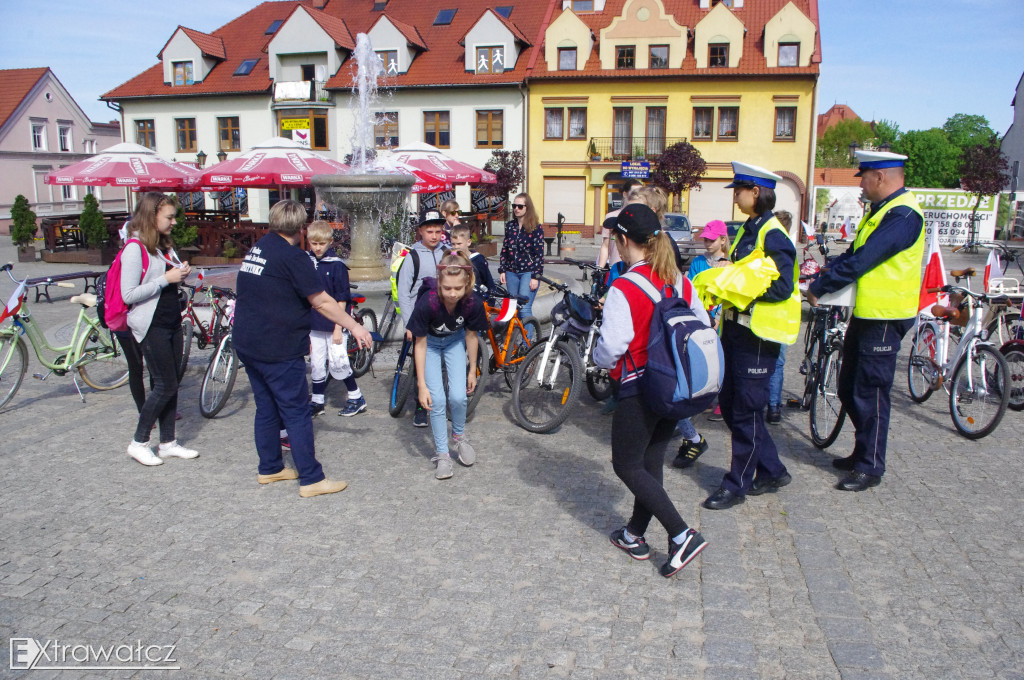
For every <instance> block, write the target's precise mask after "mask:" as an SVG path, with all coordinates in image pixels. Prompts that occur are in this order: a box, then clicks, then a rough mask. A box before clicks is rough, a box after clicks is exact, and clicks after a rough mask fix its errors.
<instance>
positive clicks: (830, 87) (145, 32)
mask: <svg viewBox="0 0 1024 680" xmlns="http://www.w3.org/2000/svg"><path fill="white" fill-rule="evenodd" d="M335 1H341V0H335ZM528 1H530V2H537V1H539V0H528ZM693 1H694V2H696V0H693ZM757 1H758V0H747V2H757ZM256 4H257V3H256V2H254V1H253V0H174V1H173V2H166V3H163V2H161V3H156V2H138V1H137V0H135V1H133V2H128V1H127V0H84V1H83V0H75V1H71V0H46V2H44V3H41V4H38V3H34V2H28V1H27V0H0V68H25V67H35V66H50V67H51V68H52V69H53V71H54V72H55V73H56V74H57V77H58V78H59V79H60V81H61V82H62V83H63V84H64V87H66V88H67V89H68V90H70V92H71V94H72V96H74V97H75V99H76V100H77V101H78V103H79V105H81V106H82V108H83V109H85V112H86V113H87V114H88V115H89V116H90V117H91V118H92V119H93V120H99V121H106V120H111V119H114V118H116V117H117V115H116V113H115V112H114V111H111V110H110V109H108V108H107V107H106V106H105V105H104V104H103V103H102V102H99V101H97V97H99V95H100V94H102V93H104V92H106V91H108V90H110V89H112V88H114V87H116V86H117V85H119V84H121V83H122V82H124V81H125V80H128V79H129V78H131V77H132V76H134V75H137V74H138V73H141V72H142V71H143V70H145V69H146V68H148V67H150V66H152V65H153V64H155V63H156V54H157V52H159V51H160V48H161V47H163V45H164V43H165V42H166V41H167V39H168V38H170V36H171V33H172V32H173V31H174V28H175V27H176V26H177V25H178V24H179V23H184V24H185V25H186V26H189V27H190V28H195V29H197V30H200V31H212V30H214V29H216V28H218V27H219V26H221V25H223V24H225V23H227V22H228V21H230V20H231V19H233V18H234V17H236V16H238V15H239V14H242V13H243V12H245V11H246V10H247V9H248V8H250V7H253V6H255V5H256ZM819 10H820V14H821V33H822V53H823V62H822V66H821V79H820V81H819V99H818V103H819V106H818V112H819V113H823V112H824V111H826V110H827V109H828V108H829V107H830V106H832V104H833V103H840V104H848V105H849V106H850V107H852V108H853V110H854V111H856V112H857V114H858V115H860V116H861V117H862V118H864V119H865V120H872V119H876V120H878V119H882V118H886V119H889V120H893V121H895V122H896V123H898V124H899V126H900V127H901V129H903V130H918V129H925V128H929V127H935V126H941V125H942V123H943V122H944V121H945V120H946V119H947V118H948V117H950V116H952V115H953V114H955V113H970V114H980V115H983V116H985V117H986V118H988V120H989V122H990V124H991V125H992V127H993V128H994V129H995V130H996V131H997V132H999V133H1000V134H1002V133H1005V132H1006V130H1007V128H1008V127H1009V126H1010V123H1011V121H1012V119H1013V110H1012V108H1011V107H1010V101H1011V100H1012V98H1013V92H1014V88H1015V87H1016V85H1017V81H1018V80H1019V79H1020V77H1021V74H1022V73H1024V39H1022V37H1021V30H1022V26H1024V0H819Z"/></svg>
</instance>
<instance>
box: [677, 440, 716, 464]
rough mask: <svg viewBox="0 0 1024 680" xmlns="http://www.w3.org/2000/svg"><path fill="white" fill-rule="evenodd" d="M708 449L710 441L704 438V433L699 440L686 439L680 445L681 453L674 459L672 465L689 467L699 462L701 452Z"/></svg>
mask: <svg viewBox="0 0 1024 680" xmlns="http://www.w3.org/2000/svg"><path fill="white" fill-rule="evenodd" d="M707 450H708V442H707V440H706V439H704V435H701V436H700V441H699V442H691V441H685V442H683V443H682V445H681V446H680V447H679V454H678V455H677V456H676V459H675V460H674V461H672V467H675V468H680V469H682V468H688V467H690V466H691V465H693V464H694V463H696V462H697V459H698V458H700V456H701V454H702V453H704V452H705V451H707Z"/></svg>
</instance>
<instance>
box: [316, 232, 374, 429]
mask: <svg viewBox="0 0 1024 680" xmlns="http://www.w3.org/2000/svg"><path fill="white" fill-rule="evenodd" d="M333 238H334V231H333V230H332V229H331V225H330V224H329V223H328V222H325V221H323V220H317V221H315V222H313V223H311V224H310V225H309V227H308V228H307V229H306V241H307V242H308V243H309V259H310V260H311V261H312V262H313V267H314V268H315V269H316V273H317V276H318V277H319V278H320V283H321V284H322V285H323V287H324V291H325V292H326V293H327V294H328V295H330V296H331V297H332V298H334V299H335V300H337V301H338V302H348V301H349V300H351V299H352V291H351V289H350V288H349V282H348V267H347V266H346V265H345V263H344V262H342V260H341V258H340V257H338V254H337V253H336V252H335V251H334V248H332V247H331V241H332V240H333ZM346 311H347V310H346ZM311 314H312V318H311V319H310V331H309V365H310V373H311V376H310V377H311V378H312V380H313V395H312V398H311V401H310V408H312V410H313V417H314V418H316V417H317V416H318V415H320V414H321V413H323V412H324V409H325V408H326V407H325V404H324V401H325V400H324V393H325V391H326V389H327V371H328V367H329V368H330V372H331V377H332V378H334V379H335V380H344V381H345V388H346V389H348V401H347V402H346V403H345V408H343V409H341V410H340V411H338V415H339V416H345V417H351V416H355V415H358V414H360V413H363V412H364V411H366V399H364V398H363V393H362V392H360V391H359V386H358V385H356V379H355V376H353V375H352V367H351V366H350V365H349V363H348V334H347V333H345V332H344V330H343V329H342V327H341V326H339V325H337V324H335V323H334V322H333V321H331V320H329V319H327V318H326V317H325V316H324V315H323V314H321V313H320V312H318V311H316V310H315V309H314V310H311ZM332 344H334V345H340V346H341V347H342V348H343V351H342V352H340V355H341V356H342V357H343V360H342V361H341V362H332V361H329V358H330V349H331V345H332Z"/></svg>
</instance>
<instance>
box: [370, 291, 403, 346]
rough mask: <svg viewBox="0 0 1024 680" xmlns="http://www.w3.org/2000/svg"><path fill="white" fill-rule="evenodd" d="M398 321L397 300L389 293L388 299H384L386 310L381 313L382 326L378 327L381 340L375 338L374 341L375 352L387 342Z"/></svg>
mask: <svg viewBox="0 0 1024 680" xmlns="http://www.w3.org/2000/svg"><path fill="white" fill-rule="evenodd" d="M397 321H398V309H397V308H396V307H395V301H394V300H393V299H392V298H391V294H390V293H389V294H388V296H387V300H385V301H384V311H383V312H381V315H380V327H379V328H378V329H377V331H378V333H380V340H375V341H374V343H373V352H374V354H376V353H377V352H379V351H380V348H381V345H383V344H384V343H385V342H387V340H388V337H389V336H390V335H391V331H392V330H394V329H395V327H396V325H397Z"/></svg>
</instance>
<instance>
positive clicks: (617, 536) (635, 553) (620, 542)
mask: <svg viewBox="0 0 1024 680" xmlns="http://www.w3.org/2000/svg"><path fill="white" fill-rule="evenodd" d="M609 538H610V539H611V541H612V545H614V546H615V547H616V548H622V549H623V550H625V551H626V552H628V553H629V556H630V557H632V558H633V559H634V560H646V559H649V558H650V556H651V549H650V548H649V547H648V546H647V541H645V540H644V537H643V536H638V537H637V538H636V540H634V541H629V540H627V539H626V527H622V528H621V529H616V530H615V531H613V532H612V534H611V536H609Z"/></svg>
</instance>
